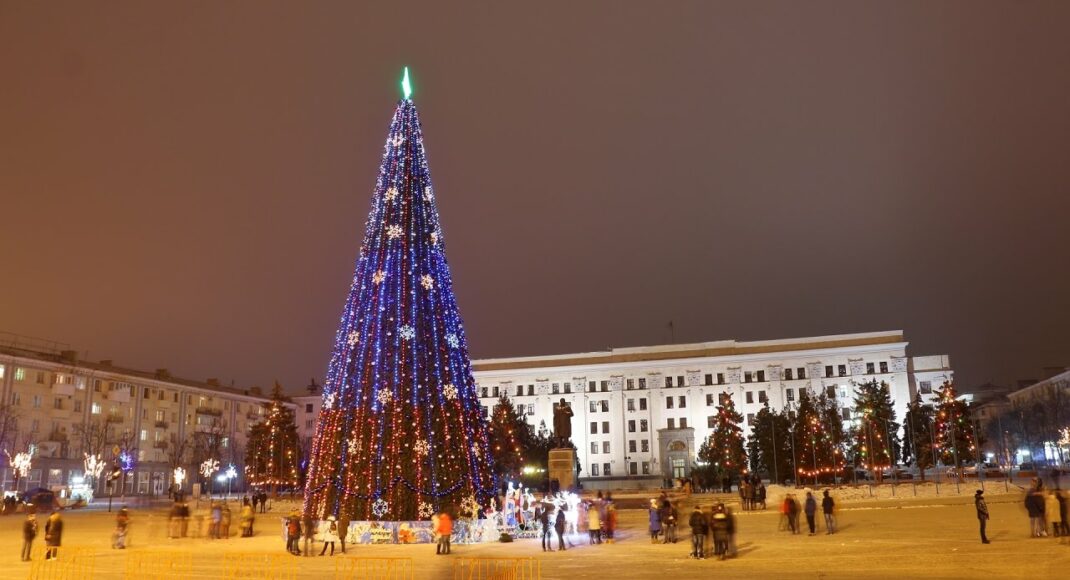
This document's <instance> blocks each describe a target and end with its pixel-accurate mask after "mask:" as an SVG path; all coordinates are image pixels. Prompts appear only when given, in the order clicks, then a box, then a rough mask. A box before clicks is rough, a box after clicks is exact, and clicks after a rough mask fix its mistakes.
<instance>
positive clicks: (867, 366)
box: [866, 363, 877, 375]
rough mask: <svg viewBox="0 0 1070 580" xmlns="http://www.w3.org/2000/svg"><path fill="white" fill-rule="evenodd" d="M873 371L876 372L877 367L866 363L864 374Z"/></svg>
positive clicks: (869, 373)
mask: <svg viewBox="0 0 1070 580" xmlns="http://www.w3.org/2000/svg"><path fill="white" fill-rule="evenodd" d="M875 372H877V369H876V368H875V366H874V364H873V363H866V374H867V375H872V374H873V373H875Z"/></svg>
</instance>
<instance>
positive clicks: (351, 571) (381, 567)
mask: <svg viewBox="0 0 1070 580" xmlns="http://www.w3.org/2000/svg"><path fill="white" fill-rule="evenodd" d="M412 578H413V575H412V558H359V557H351V556H343V557H341V558H339V559H337V560H335V562H334V580H412Z"/></svg>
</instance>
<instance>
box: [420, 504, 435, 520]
mask: <svg viewBox="0 0 1070 580" xmlns="http://www.w3.org/2000/svg"><path fill="white" fill-rule="evenodd" d="M416 515H418V516H419V517H420V519H421V520H426V519H428V518H430V517H431V516H433V515H435V506H433V505H431V504H429V503H427V502H426V501H422V502H420V507H419V509H417V510H416Z"/></svg>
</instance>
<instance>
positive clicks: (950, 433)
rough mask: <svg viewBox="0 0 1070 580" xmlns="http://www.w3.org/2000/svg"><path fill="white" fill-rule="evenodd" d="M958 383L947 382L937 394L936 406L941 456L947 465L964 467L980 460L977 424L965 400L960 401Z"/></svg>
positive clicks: (938, 447) (937, 434) (937, 433)
mask: <svg viewBox="0 0 1070 580" xmlns="http://www.w3.org/2000/svg"><path fill="white" fill-rule="evenodd" d="M958 396H959V394H958V391H956V390H955V383H952V382H945V383H944V385H943V386H942V387H940V390H939V391H938V392H937V398H938V400H939V401H940V402H939V403H938V404H937V407H936V446H937V456H938V457H939V458H940V459H941V460H943V462H944V463H951V464H952V465H954V466H955V467H956V468H961V467H962V464H963V463H969V462H973V461H975V460H976V459H977V445H976V441H975V440H974V432H973V423H971V422H970V411H969V409H968V408H967V406H966V402H965V401H960V400H959V398H958Z"/></svg>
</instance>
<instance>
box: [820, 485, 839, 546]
mask: <svg viewBox="0 0 1070 580" xmlns="http://www.w3.org/2000/svg"><path fill="white" fill-rule="evenodd" d="M835 509H836V502H835V501H833V500H832V496H831V495H829V490H827V489H826V490H825V497H823V498H821V513H823V514H825V534H826V535H829V534H835V533H836V517H835V515H834V514H833V511H834V510H835Z"/></svg>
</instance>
